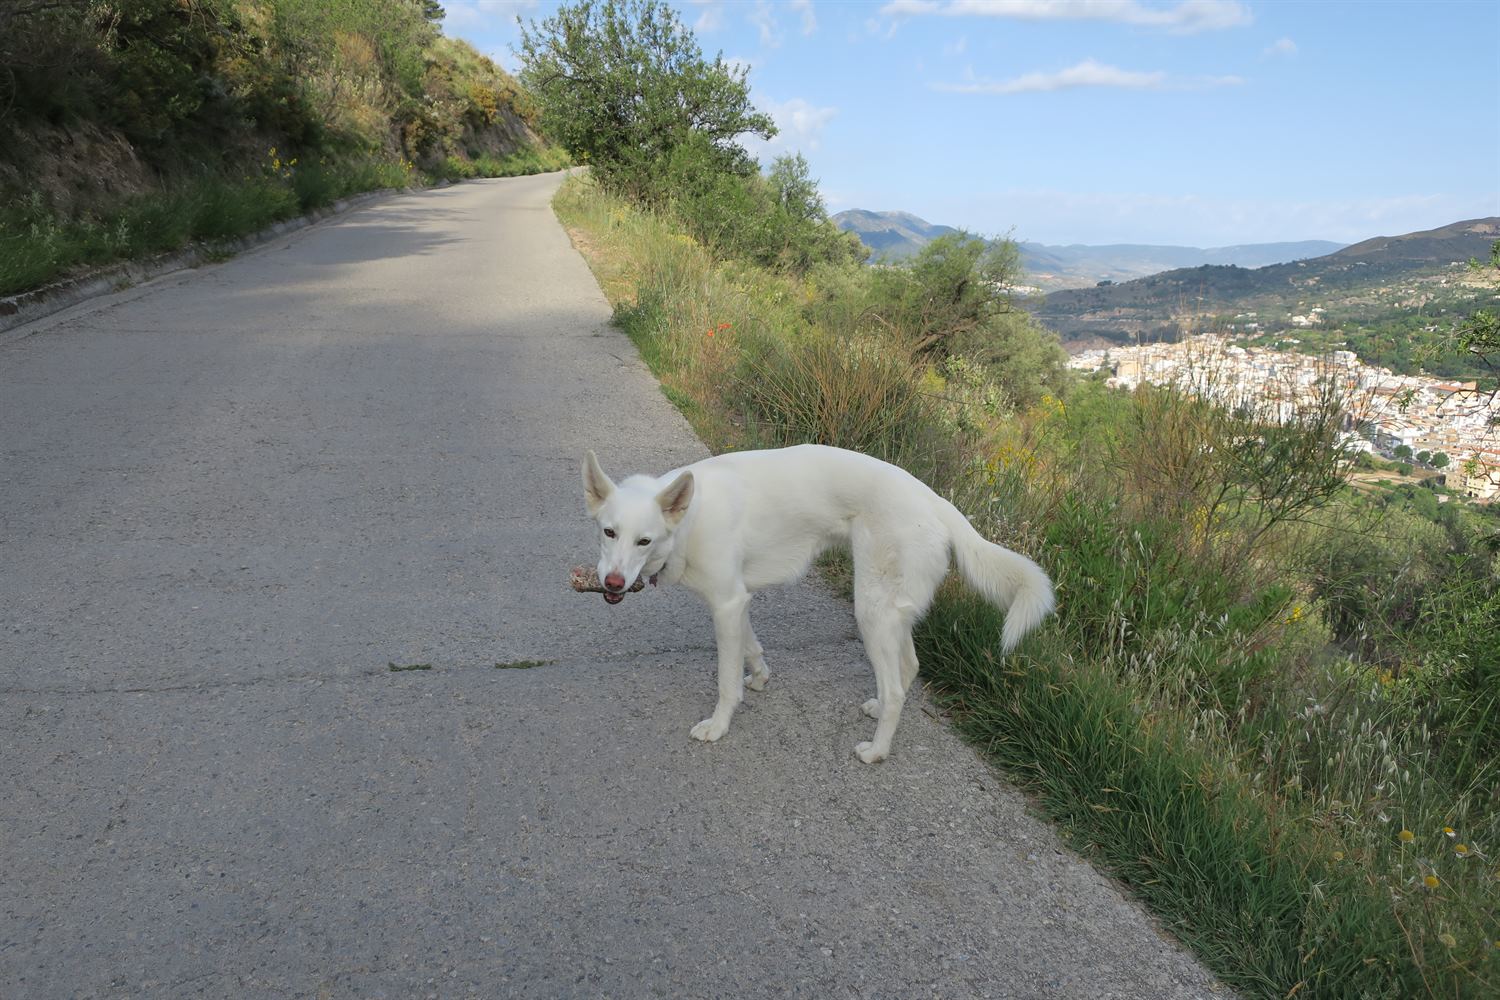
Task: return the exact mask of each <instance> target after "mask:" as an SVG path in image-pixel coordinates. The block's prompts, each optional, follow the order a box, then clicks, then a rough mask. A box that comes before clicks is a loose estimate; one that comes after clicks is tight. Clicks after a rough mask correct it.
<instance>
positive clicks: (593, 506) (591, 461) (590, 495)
mask: <svg viewBox="0 0 1500 1000" xmlns="http://www.w3.org/2000/svg"><path fill="white" fill-rule="evenodd" d="M614 491H615V484H614V483H612V482H610V478H609V477H608V476H606V475H605V474H604V470H603V469H601V468H599V459H598V458H596V457H594V453H593V452H592V451H591V452H589V453H588V454H587V455H585V456H584V457H583V496H584V499H585V500H587V501H588V505H589V515H590V516H592V515H594V514H597V513H599V508H600V507H603V506H604V502H605V501H606V500H608V499H609V497H610V494H612V493H614Z"/></svg>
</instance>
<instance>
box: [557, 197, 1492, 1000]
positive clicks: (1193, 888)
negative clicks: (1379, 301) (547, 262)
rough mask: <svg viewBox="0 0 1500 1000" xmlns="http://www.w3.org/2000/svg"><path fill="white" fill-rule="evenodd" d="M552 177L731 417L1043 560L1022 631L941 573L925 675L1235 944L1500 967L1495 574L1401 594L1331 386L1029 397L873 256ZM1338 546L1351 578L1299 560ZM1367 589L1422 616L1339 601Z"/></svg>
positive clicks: (644, 342) (681, 374) (645, 336)
mask: <svg viewBox="0 0 1500 1000" xmlns="http://www.w3.org/2000/svg"><path fill="white" fill-rule="evenodd" d="M556 207H557V210H558V213H559V215H560V216H561V217H562V218H563V220H564V222H565V223H566V224H567V225H569V226H570V228H571V229H572V231H573V233H574V236H575V239H576V240H577V242H578V244H579V246H580V247H581V248H582V249H584V251H585V252H586V253H587V255H588V256H589V259H590V262H591V264H592V265H593V267H594V268H595V271H596V274H598V276H599V278H600V282H601V284H602V285H603V287H604V288H605V291H606V293H607V294H608V295H609V297H610V299H611V301H612V302H614V303H615V308H616V316H617V319H618V320H619V321H620V323H621V325H622V326H623V327H624V328H625V329H626V330H627V331H628V332H629V333H630V335H631V337H632V338H633V339H634V340H635V342H636V343H637V345H639V347H640V349H641V351H642V354H643V355H644V357H645V358H646V359H647V361H648V363H649V364H650V365H651V366H652V369H653V370H654V371H655V372H656V373H657V375H658V376H659V377H660V378H661V380H662V383H663V387H664V389H665V390H666V391H667V392H668V394H669V395H670V396H671V397H672V398H673V399H674V400H676V401H677V402H678V403H679V405H681V406H682V407H683V409H684V410H685V412H687V413H688V415H689V416H690V418H691V419H693V420H694V422H695V424H696V425H697V426H698V427H699V428H700V431H701V432H702V433H703V434H704V435H705V437H706V439H707V440H708V441H709V443H710V445H711V447H714V448H715V449H716V450H723V449H730V448H739V447H747V446H755V445H762V444H788V443H793V442H797V441H823V442H827V443H833V444H843V445H845V446H850V447H857V448H860V449H861V450H866V451H870V452H872V453H875V454H880V455H883V456H885V457H890V458H893V459H894V460H896V461H898V462H901V463H903V464H906V465H908V466H909V467H912V468H914V469H915V470H916V471H918V472H919V473H920V474H922V475H923V476H924V477H925V478H927V480H928V481H929V482H930V483H932V484H933V485H934V486H935V487H936V488H938V489H940V490H941V491H943V492H945V493H946V494H948V495H949V496H950V497H952V498H953V499H954V501H955V503H957V504H958V505H959V506H960V507H961V508H962V509H963V510H964V511H965V513H966V514H968V515H969V516H970V518H971V519H972V520H973V521H974V522H975V524H976V525H977V526H978V527H979V528H980V529H981V530H982V531H983V532H985V533H986V534H987V535H988V536H990V537H993V538H996V539H999V540H1002V541H1004V542H1005V543H1006V544H1009V545H1013V546H1014V547H1016V548H1018V549H1020V550H1022V551H1026V552H1028V553H1033V554H1035V555H1036V556H1037V557H1038V558H1039V559H1040V561H1041V562H1042V563H1043V565H1044V566H1046V567H1047V569H1048V570H1049V571H1050V572H1051V574H1052V576H1053V578H1054V581H1055V583H1056V586H1057V592H1058V599H1059V615H1058V617H1057V619H1056V620H1055V621H1054V622H1053V623H1051V624H1049V625H1048V626H1047V627H1046V628H1044V629H1043V630H1042V631H1041V632H1040V633H1039V634H1038V635H1037V636H1035V637H1033V638H1032V639H1030V640H1029V641H1028V643H1027V644H1026V645H1025V646H1023V647H1022V650H1021V652H1020V654H1019V655H1017V656H1015V657H1011V658H1007V659H1002V658H1001V656H1000V655H999V653H998V650H999V648H1000V639H999V636H1000V630H1001V627H1002V624H1003V616H1002V615H1001V614H1000V613H999V612H998V611H996V610H995V609H994V608H993V607H991V606H989V605H988V604H986V603H984V602H983V601H981V600H979V599H977V598H975V597H974V596H973V595H971V594H969V593H967V592H966V591H964V590H963V589H962V588H961V587H958V586H957V585H955V584H950V585H949V586H947V587H945V588H944V590H943V591H942V592H941V593H940V595H939V598H938V600H937V601H936V603H935V606H934V608H933V609H932V611H931V613H930V614H929V616H928V618H927V619H926V621H925V622H924V623H923V625H922V626H921V628H920V630H919V632H918V644H919V654H920V658H921V662H922V675H923V677H924V678H925V680H926V682H927V684H928V686H929V689H930V690H931V691H932V692H933V693H934V696H935V697H936V698H938V699H939V700H940V701H941V702H942V703H943V704H944V705H946V706H947V708H948V709H949V710H950V711H951V713H952V716H953V718H954V720H955V723H956V725H957V727H958V728H959V730H960V731H961V732H963V733H964V734H965V735H966V736H968V737H969V738H970V739H972V740H973V741H974V742H975V743H976V744H977V745H978V746H979V747H980V748H981V749H982V750H983V751H984V752H986V753H987V754H988V755H990V757H991V758H992V759H993V760H995V761H996V762H997V763H998V764H999V765H1000V766H1002V767H1004V768H1005V769H1006V770H1007V771H1008V772H1009V773H1010V774H1011V775H1012V776H1014V777H1015V778H1016V779H1017V780H1018V781H1020V782H1021V783H1023V784H1024V785H1025V786H1027V787H1028V788H1030V789H1032V790H1033V791H1034V792H1036V793H1037V795H1038V796H1039V799H1040V801H1041V803H1042V804H1043V806H1044V807H1045V808H1046V809H1047V810H1048V811H1049V812H1050V813H1051V814H1052V815H1053V816H1054V817H1055V818H1056V819H1057V820H1058V821H1059V822H1060V823H1061V824H1062V825H1063V826H1064V828H1065V829H1066V830H1067V831H1069V833H1070V834H1071V835H1072V837H1073V839H1074V842H1075V843H1077V844H1078V845H1079V846H1080V848H1081V849H1083V850H1085V851H1086V852H1088V853H1089V854H1091V855H1092V856H1093V857H1094V858H1096V859H1097V860H1098V861H1099V862H1100V863H1101V864H1102V865H1103V866H1105V867H1106V868H1108V869H1110V870H1111V871H1113V872H1115V873H1117V874H1118V875H1119V876H1121V877H1122V878H1124V879H1125V880H1126V881H1128V882H1129V884H1130V885H1131V886H1132V887H1133V888H1134V889H1135V891H1136V892H1137V893H1138V894H1140V896H1141V897H1142V898H1143V899H1144V900H1145V901H1146V902H1147V903H1148V904H1149V905H1150V906H1151V907H1152V908H1153V909H1155V910H1156V911H1157V912H1158V913H1160V914H1161V915H1162V916H1163V918H1164V919H1165V920H1166V922H1167V923H1168V924H1170V925H1171V926H1172V927H1173V929H1174V930H1175V931H1176V932H1177V933H1178V934H1180V935H1181V936H1182V938H1183V939H1184V940H1185V941H1187V942H1188V943H1190V944H1191V945H1192V946H1193V947H1194V948H1195V949H1197V951H1198V953H1199V954H1200V955H1201V956H1202V957H1203V959H1204V960H1205V961H1206V962H1207V963H1208V964H1209V966H1210V967H1212V968H1213V969H1214V970H1215V971H1216V972H1217V973H1218V974H1219V975H1220V976H1222V977H1223V978H1224V979H1225V980H1226V981H1228V982H1229V983H1231V984H1233V985H1234V986H1236V987H1238V988H1240V989H1242V990H1244V991H1245V992H1246V993H1248V994H1251V995H1258V996H1267V997H1288V996H1301V997H1351V998H1354V997H1361V998H1365V997H1390V998H1396V997H1409V996H1441V997H1481V996H1494V995H1496V994H1497V989H1500V978H1497V967H1500V918H1497V915H1496V913H1497V905H1496V904H1497V900H1500V865H1497V860H1500V859H1497V853H1500V816H1497V811H1496V809H1495V804H1496V800H1497V797H1500V761H1497V756H1500V754H1497V751H1500V728H1497V726H1500V718H1497V706H1500V587H1497V586H1496V585H1495V583H1494V581H1493V579H1492V578H1487V577H1486V576H1485V573H1486V572H1489V571H1487V570H1485V569H1484V567H1483V566H1476V565H1474V564H1473V560H1474V558H1482V553H1481V556H1480V557H1466V558H1468V559H1469V562H1467V563H1460V562H1458V561H1454V562H1452V563H1451V564H1449V565H1448V567H1447V570H1446V572H1445V573H1434V574H1432V575H1431V576H1432V579H1430V580H1429V581H1428V584H1427V585H1425V586H1424V587H1423V588H1419V589H1416V590H1410V591H1407V590H1400V588H1399V587H1398V588H1395V589H1397V590H1400V592H1401V593H1402V594H1404V595H1407V596H1404V597H1403V598H1402V601H1403V602H1404V603H1402V604H1401V605H1400V606H1399V607H1397V606H1395V605H1391V606H1386V605H1382V604H1381V601H1382V600H1383V598H1382V597H1381V590H1382V588H1383V587H1387V588H1388V587H1390V585H1391V581H1390V576H1389V572H1388V571H1387V569H1386V568H1385V567H1386V566H1387V564H1386V563H1385V562H1381V561H1376V562H1374V563H1370V564H1369V565H1368V566H1367V565H1365V564H1364V563H1363V562H1361V560H1362V559H1364V558H1365V556H1364V555H1362V554H1361V553H1367V552H1368V551H1370V550H1380V549H1381V547H1382V545H1388V544H1389V543H1383V542H1382V541H1381V540H1380V539H1379V538H1378V537H1376V536H1375V535H1373V534H1370V532H1371V531H1373V530H1374V529H1373V528H1372V519H1371V518H1369V517H1366V516H1365V512H1364V510H1363V508H1360V507H1359V506H1358V505H1359V504H1360V503H1362V502H1363V501H1360V500H1358V499H1357V498H1353V497H1351V496H1349V495H1348V494H1347V492H1346V491H1344V490H1343V489H1342V487H1341V485H1340V482H1341V476H1342V471H1343V459H1342V457H1341V456H1340V455H1339V454H1338V453H1337V451H1336V450H1335V449H1332V448H1331V447H1329V445H1330V443H1331V439H1332V436H1333V435H1334V433H1335V432H1336V430H1337V408H1336V406H1335V405H1333V402H1332V401H1323V402H1321V403H1320V404H1319V405H1318V406H1317V407H1314V408H1312V410H1311V411H1309V412H1307V413H1304V414H1301V415H1299V416H1298V417H1297V418H1295V419H1292V420H1290V421H1288V422H1286V423H1283V424H1279V425H1277V424H1273V423H1271V422H1270V421H1269V419H1268V414H1266V413H1264V412H1261V411H1258V410H1257V408H1256V406H1257V404H1256V403H1255V402H1254V401H1250V402H1245V401H1241V403H1242V405H1238V406H1230V407H1227V408H1226V407H1218V408H1215V407H1212V406H1209V405H1208V404H1206V403H1204V402H1203V401H1202V400H1200V399H1198V398H1196V397H1195V396H1194V395H1192V394H1191V393H1188V392H1185V391H1181V390H1179V389H1173V388H1165V389H1144V390H1142V391H1140V392H1137V393H1135V394H1133V395H1130V394H1123V393H1119V392H1114V391H1109V390H1105V389H1104V388H1103V387H1101V386H1096V385H1085V386H1082V387H1080V388H1078V389H1077V390H1075V391H1074V392H1073V393H1072V394H1071V395H1070V396H1069V397H1068V398H1067V399H1057V398H1054V397H1051V396H1045V397H1043V398H1042V400H1041V402H1039V403H1037V404H1036V405H1034V406H1031V407H1028V408H1026V409H1023V410H1019V411H1016V410H1009V409H1007V408H1006V407H1004V406H1003V405H999V404H997V401H996V394H995V392H994V386H993V385H991V384H989V383H987V382H986V380H985V378H984V377H983V375H982V373H976V372H975V371H973V370H972V369H971V368H969V367H966V366H965V364H963V363H962V359H957V360H954V359H950V360H949V361H946V362H932V363H924V362H923V361H922V360H921V359H920V358H918V357H917V356H916V354H915V353H914V352H913V351H912V350H911V349H910V347H909V346H907V342H904V341H903V340H902V339H901V337H900V336H899V331H895V330H892V329H889V328H886V327H885V326H884V325H883V324H882V323H881V322H879V321H878V319H876V318H874V317H873V316H872V314H871V311H870V309H869V299H868V297H867V296H866V295H864V294H863V292H862V290H861V289H862V285H861V279H860V278H859V277H858V276H851V275H849V274H847V273H843V272H839V273H824V274H820V273H818V272H816V271H814V272H811V273H809V274H808V275H806V276H803V277H801V278H796V279H793V278H789V277H787V276H785V275H772V274H769V273H767V272H765V271H760V270H756V269H753V268H748V267H745V266H742V265H734V264H716V263H715V262H714V261H713V259H712V257H711V256H710V254H709V253H708V252H707V251H706V250H705V249H704V248H702V247H700V246H699V245H698V244H696V243H695V242H694V241H692V240H690V239H688V238H686V237H684V236H683V235H682V234H681V233H680V232H677V231H676V230H675V229H674V227H673V226H672V225H671V224H670V223H669V221H668V220H666V219H665V218H662V217H658V216H652V215H650V214H646V213H642V212H639V211H637V210H635V209H632V208H630V207H628V206H626V205H625V204H623V203H622V202H619V201H617V200H614V199H612V198H609V197H608V196H606V195H605V194H603V193H601V192H600V191H598V190H597V189H596V188H594V187H593V186H591V185H589V184H587V183H580V182H570V183H569V184H568V185H566V186H565V187H564V189H563V191H562V192H561V193H560V195H559V198H558V200H557V202H556ZM1424 523H1425V522H1424ZM1455 525H1457V522H1454V524H1453V525H1450V534H1451V533H1452V532H1454V531H1458V530H1459V528H1458V527H1456V526H1455ZM1434 530H1436V531H1437V535H1438V537H1439V538H1442V537H1445V536H1444V533H1443V531H1442V530H1437V529H1434ZM1432 544H1436V543H1435V542H1434V543H1432ZM1350 546H1353V550H1354V552H1355V555H1353V556H1349V557H1346V558H1344V565H1345V567H1346V568H1345V570H1342V571H1340V572H1343V573H1344V574H1345V577H1344V580H1343V583H1342V584H1341V586H1340V587H1331V586H1328V585H1327V584H1326V581H1325V580H1324V579H1323V578H1322V577H1319V576H1318V575H1317V574H1315V573H1312V572H1310V571H1309V570H1308V567H1310V566H1311V565H1313V564H1315V563H1317V562H1319V561H1320V560H1321V559H1322V558H1323V557H1324V556H1326V555H1329V554H1332V553H1334V552H1336V551H1340V550H1341V548H1348V547H1350ZM1417 556H1418V551H1417V550H1416V549H1414V550H1412V554H1411V556H1410V557H1411V558H1417ZM1455 558H1456V557H1455ZM1372 567H1373V568H1372ZM1486 579H1489V582H1485V581H1486ZM1365 608H1371V609H1379V608H1385V611H1384V612H1383V613H1385V614H1387V615H1388V616H1389V620H1390V621H1391V622H1393V623H1394V622H1408V623H1413V622H1414V623H1415V625H1410V626H1407V627H1405V631H1404V632H1403V631H1401V630H1400V629H1397V628H1394V627H1393V628H1392V629H1387V630H1385V631H1383V632H1380V633H1379V634H1378V635H1377V634H1376V633H1375V632H1374V631H1371V632H1370V634H1369V635H1365V636H1364V637H1363V638H1361V637H1360V636H1354V635H1351V634H1350V632H1349V630H1348V629H1347V628H1346V624H1347V622H1348V621H1349V620H1350V619H1355V618H1358V616H1359V614H1360V611H1359V609H1365ZM1341 609H1342V610H1341ZM1398 612H1399V613H1401V614H1404V615H1405V616H1406V617H1404V618H1401V617H1398ZM1424 630H1425V631H1424Z"/></svg>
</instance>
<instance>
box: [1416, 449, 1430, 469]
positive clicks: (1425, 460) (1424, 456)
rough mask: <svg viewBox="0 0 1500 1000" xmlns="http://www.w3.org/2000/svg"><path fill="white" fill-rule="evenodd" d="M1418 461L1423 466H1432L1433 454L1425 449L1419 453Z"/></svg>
mask: <svg viewBox="0 0 1500 1000" xmlns="http://www.w3.org/2000/svg"><path fill="white" fill-rule="evenodd" d="M1417 461H1418V462H1421V463H1422V464H1423V465H1429V464H1431V462H1432V452H1430V451H1428V450H1427V449H1425V448H1424V449H1422V450H1421V451H1419V452H1417Z"/></svg>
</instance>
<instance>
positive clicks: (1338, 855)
mask: <svg viewBox="0 0 1500 1000" xmlns="http://www.w3.org/2000/svg"><path fill="white" fill-rule="evenodd" d="M1333 860H1335V861H1343V860H1344V852H1343V851H1334V852H1333Z"/></svg>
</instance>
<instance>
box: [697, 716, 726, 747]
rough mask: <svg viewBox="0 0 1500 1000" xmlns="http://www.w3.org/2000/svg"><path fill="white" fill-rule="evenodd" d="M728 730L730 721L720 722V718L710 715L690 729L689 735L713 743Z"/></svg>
mask: <svg viewBox="0 0 1500 1000" xmlns="http://www.w3.org/2000/svg"><path fill="white" fill-rule="evenodd" d="M728 731H729V723H727V722H720V721H719V720H718V719H715V718H712V717H710V718H707V719H704V720H703V721H702V722H700V723H698V724H697V725H696V726H694V727H693V728H692V729H690V730H688V735H690V736H692V738H693V739H695V740H702V741H703V742H705V743H713V742H715V741H716V740H717V739H718V738H719V737H720V736H723V735H724V734H725V733H726V732H728Z"/></svg>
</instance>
